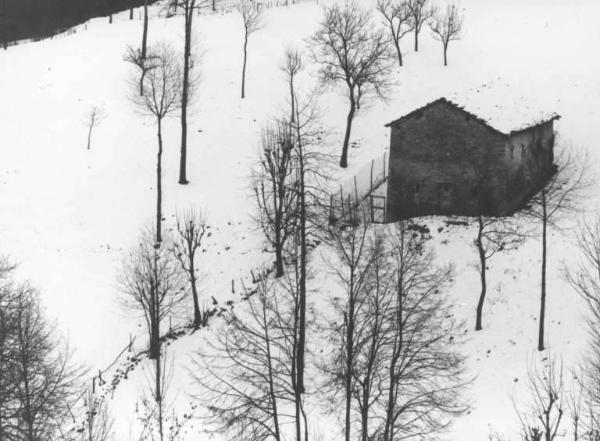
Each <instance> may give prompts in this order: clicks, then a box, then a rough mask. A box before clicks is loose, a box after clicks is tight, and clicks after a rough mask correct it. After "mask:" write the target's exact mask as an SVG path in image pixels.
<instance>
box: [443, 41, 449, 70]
mask: <svg viewBox="0 0 600 441" xmlns="http://www.w3.org/2000/svg"><path fill="white" fill-rule="evenodd" d="M444 66H448V44H447V43H444Z"/></svg>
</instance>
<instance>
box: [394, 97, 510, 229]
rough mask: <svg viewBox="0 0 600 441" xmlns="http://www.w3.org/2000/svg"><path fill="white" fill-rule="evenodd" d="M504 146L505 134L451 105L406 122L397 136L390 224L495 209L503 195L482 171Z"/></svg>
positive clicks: (395, 130) (395, 128)
mask: <svg viewBox="0 0 600 441" xmlns="http://www.w3.org/2000/svg"><path fill="white" fill-rule="evenodd" d="M504 144H505V135H503V134H502V133H500V132H498V131H496V130H495V129H493V128H491V127H489V126H487V125H485V124H482V123H481V121H479V120H477V119H476V118H475V117H473V116H472V115H469V114H468V113H466V112H462V111H460V110H458V109H456V108H455V107H453V106H452V105H450V104H445V103H440V104H438V105H434V106H432V107H430V108H428V109H425V110H424V111H423V112H422V113H421V114H419V113H417V114H413V115H411V116H409V117H407V118H406V119H403V120H402V121H401V122H400V123H398V124H397V125H395V126H393V127H392V132H391V139H390V162H389V163H390V172H389V184H388V202H387V206H388V219H389V220H390V221H393V220H397V219H399V218H406V217H412V216H420V215H428V214H447V215H452V214H456V215H475V214H478V213H479V212H481V211H482V209H483V210H485V211H490V210H493V207H494V205H495V204H497V201H496V200H497V199H498V195H496V194H495V193H494V192H493V191H490V188H493V187H495V185H493V186H492V187H490V186H488V185H483V184H484V182H483V181H485V180H487V179H489V177H488V176H486V174H485V173H482V170H484V169H485V164H488V163H490V162H493V161H497V159H498V158H499V157H502V156H503V155H504ZM494 184H495V182H494ZM482 207H484V208H482Z"/></svg>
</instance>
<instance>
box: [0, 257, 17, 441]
mask: <svg viewBox="0 0 600 441" xmlns="http://www.w3.org/2000/svg"><path fill="white" fill-rule="evenodd" d="M6 268H7V267H5V266H4V265H0V279H1V280H0V281H1V282H2V284H1V285H0V439H8V440H11V439H15V438H16V434H15V424H14V418H15V417H16V412H17V408H16V404H15V398H14V394H15V389H14V384H13V382H12V381H11V378H10V375H9V372H11V370H12V369H13V365H14V362H15V360H16V347H17V345H16V332H15V331H16V317H17V311H16V307H17V295H16V294H17V292H16V290H15V289H14V287H13V286H12V284H10V282H6V281H5V280H4V278H5V277H6V276H7V273H8V272H9V271H8V269H6Z"/></svg>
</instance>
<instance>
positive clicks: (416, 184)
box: [415, 182, 421, 194]
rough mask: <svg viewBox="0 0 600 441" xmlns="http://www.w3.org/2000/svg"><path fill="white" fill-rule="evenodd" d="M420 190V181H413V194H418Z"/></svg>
mask: <svg viewBox="0 0 600 441" xmlns="http://www.w3.org/2000/svg"><path fill="white" fill-rule="evenodd" d="M420 192H421V183H420V182H416V183H415V194H419V193H420Z"/></svg>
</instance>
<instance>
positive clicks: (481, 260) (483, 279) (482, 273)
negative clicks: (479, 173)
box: [475, 216, 487, 331]
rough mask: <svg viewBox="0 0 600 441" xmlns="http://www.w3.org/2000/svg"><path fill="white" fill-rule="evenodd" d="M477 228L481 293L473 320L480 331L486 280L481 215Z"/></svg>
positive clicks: (476, 328)
mask: <svg viewBox="0 0 600 441" xmlns="http://www.w3.org/2000/svg"><path fill="white" fill-rule="evenodd" d="M478 223H479V230H478V233H477V240H476V245H477V251H479V265H480V270H479V275H480V277H481V293H480V294H479V302H478V303H477V318H476V321H475V330H476V331H481V329H483V328H482V325H481V316H482V314H483V303H484V301H485V295H486V293H487V281H486V264H487V262H486V256H485V249H484V248H483V242H482V236H483V219H482V217H481V216H479V217H478Z"/></svg>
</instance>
